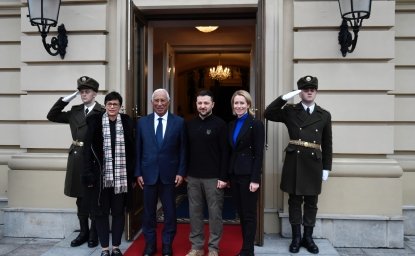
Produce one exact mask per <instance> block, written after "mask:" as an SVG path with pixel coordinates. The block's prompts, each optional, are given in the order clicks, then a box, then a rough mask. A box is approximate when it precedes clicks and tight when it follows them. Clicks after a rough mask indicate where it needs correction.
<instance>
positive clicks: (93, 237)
mask: <svg viewBox="0 0 415 256" xmlns="http://www.w3.org/2000/svg"><path fill="white" fill-rule="evenodd" d="M97 246H98V235H97V229H96V228H95V221H91V228H90V229H89V237H88V247H89V248H94V247H97Z"/></svg>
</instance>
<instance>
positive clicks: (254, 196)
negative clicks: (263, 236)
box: [231, 175, 258, 255]
mask: <svg viewBox="0 0 415 256" xmlns="http://www.w3.org/2000/svg"><path fill="white" fill-rule="evenodd" d="M250 183H251V177H250V176H249V175H247V176H245V175H244V176H242V175H234V176H232V177H231V189H232V196H233V200H234V202H235V205H236V209H237V210H238V214H239V218H240V222H241V228H242V240H243V243H242V250H241V254H244V255H245V254H246V255H254V243H255V233H256V224H257V201H258V190H257V191H255V192H251V191H249V184H250Z"/></svg>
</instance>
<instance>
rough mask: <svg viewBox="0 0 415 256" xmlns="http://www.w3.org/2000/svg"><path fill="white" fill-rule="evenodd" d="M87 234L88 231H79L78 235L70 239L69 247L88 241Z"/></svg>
mask: <svg viewBox="0 0 415 256" xmlns="http://www.w3.org/2000/svg"><path fill="white" fill-rule="evenodd" d="M88 236H89V232H88V233H86V232H80V233H79V235H78V236H77V237H76V238H75V239H74V240H72V242H71V247H77V246H80V245H83V244H84V243H86V242H87V241H88Z"/></svg>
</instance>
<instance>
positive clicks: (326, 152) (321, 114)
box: [264, 76, 333, 254]
mask: <svg viewBox="0 0 415 256" xmlns="http://www.w3.org/2000/svg"><path fill="white" fill-rule="evenodd" d="M297 86H298V90H296V91H293V92H289V93H287V94H285V95H282V96H279V97H278V98H277V99H276V100H274V101H273V102H272V103H271V104H270V105H269V106H268V107H267V108H266V110H265V113H264V115H265V118H266V119H268V120H271V121H275V122H281V123H284V124H285V126H286V127H287V129H288V134H289V136H290V141H289V143H288V145H287V147H286V149H285V160H284V166H283V170H282V177H281V185H280V187H281V189H282V190H283V191H284V192H287V193H288V194H289V199H288V213H289V221H290V224H291V228H292V242H291V244H290V247H289V251H290V252H291V253H297V252H299V250H300V247H301V246H303V247H305V248H306V249H307V250H308V251H309V252H311V253H314V254H316V253H318V252H319V249H318V247H317V245H316V244H315V243H314V241H313V238H312V234H313V228H314V225H315V223H316V215H317V202H318V195H319V194H320V193H321V184H322V180H327V178H328V174H329V171H330V170H331V165H332V151H333V149H332V129H331V115H330V113H329V112H328V111H327V110H325V109H323V108H321V107H320V106H318V105H317V104H316V103H315V102H314V100H315V98H316V95H317V89H318V80H317V77H313V76H305V77H302V78H300V79H299V80H298V82H297ZM298 94H299V96H300V98H301V102H299V103H297V104H295V105H289V104H287V100H289V99H291V98H293V97H294V96H295V95H298ZM303 204H304V205H303ZM302 208H303V209H304V213H302ZM301 224H302V225H303V226H304V233H303V237H302V238H301Z"/></svg>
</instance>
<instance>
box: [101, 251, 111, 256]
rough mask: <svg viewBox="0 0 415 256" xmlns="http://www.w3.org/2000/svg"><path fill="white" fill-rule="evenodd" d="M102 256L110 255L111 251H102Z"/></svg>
mask: <svg viewBox="0 0 415 256" xmlns="http://www.w3.org/2000/svg"><path fill="white" fill-rule="evenodd" d="M101 256H110V251H109V250H103V251H101Z"/></svg>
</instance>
